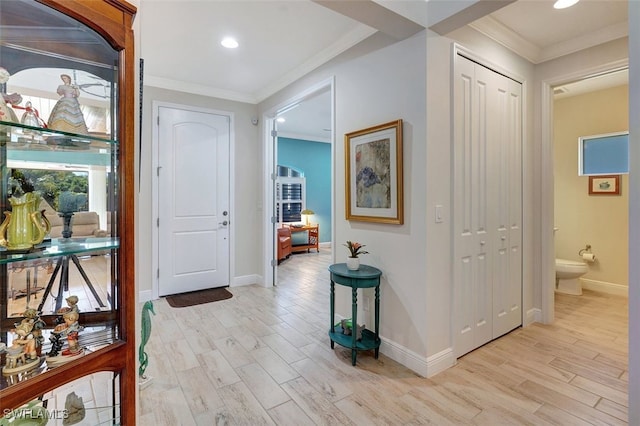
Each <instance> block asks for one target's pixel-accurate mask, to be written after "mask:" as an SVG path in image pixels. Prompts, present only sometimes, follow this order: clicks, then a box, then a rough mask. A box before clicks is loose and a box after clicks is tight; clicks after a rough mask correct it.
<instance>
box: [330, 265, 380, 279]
mask: <svg viewBox="0 0 640 426" xmlns="http://www.w3.org/2000/svg"><path fill="white" fill-rule="evenodd" d="M329 272H331V273H333V274H337V275H341V276H343V277H349V278H363V279H367V278H377V277H379V276H380V275H382V271H381V270H380V269H378V268H375V267H373V266H369V265H362V264H361V265H360V268H359V269H358V270H356V271H353V270H351V269H349V268H347V264H346V263H334V264H333V265H330V266H329Z"/></svg>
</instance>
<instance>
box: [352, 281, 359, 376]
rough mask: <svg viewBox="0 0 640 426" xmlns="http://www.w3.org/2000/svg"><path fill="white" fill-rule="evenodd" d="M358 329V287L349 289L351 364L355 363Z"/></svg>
mask: <svg viewBox="0 0 640 426" xmlns="http://www.w3.org/2000/svg"><path fill="white" fill-rule="evenodd" d="M357 331H358V289H357V288H355V287H354V288H352V289H351V365H356V353H357V352H358V351H357V350H356V344H357V340H356V332H357Z"/></svg>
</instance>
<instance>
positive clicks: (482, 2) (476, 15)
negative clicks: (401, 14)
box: [427, 0, 516, 35]
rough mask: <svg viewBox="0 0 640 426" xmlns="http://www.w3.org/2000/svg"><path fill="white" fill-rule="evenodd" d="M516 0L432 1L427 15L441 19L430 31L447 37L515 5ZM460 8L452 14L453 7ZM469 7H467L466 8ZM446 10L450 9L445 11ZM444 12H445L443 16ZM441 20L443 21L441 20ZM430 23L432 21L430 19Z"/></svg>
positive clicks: (428, 4) (428, 3)
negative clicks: (512, 4) (477, 20)
mask: <svg viewBox="0 0 640 426" xmlns="http://www.w3.org/2000/svg"><path fill="white" fill-rule="evenodd" d="M515 1H516V0H478V1H465V2H452V1H449V0H430V1H428V2H427V15H428V16H430V17H431V16H434V17H439V18H438V22H437V23H433V24H431V25H430V26H429V29H430V30H432V31H435V32H436V33H438V34H440V35H445V34H448V33H450V32H451V31H454V30H457V29H458V28H461V27H464V26H465V25H467V24H470V23H471V22H473V21H475V20H476V19H480V18H482V17H483V16H486V15H489V14H490V13H493V12H495V11H496V10H498V9H501V8H503V7H505V6H508V5H509V4H511V3H514V2H515ZM456 4H457V6H458V8H459V10H458V11H457V12H454V13H452V14H450V13H451V12H452V11H451V10H450V7H451V6H452V5H456ZM465 5H467V6H466V7H464V6H465ZM444 8H449V10H445V9H444ZM443 12H445V13H444V14H443ZM440 18H441V19H440ZM430 21H432V20H431V19H430Z"/></svg>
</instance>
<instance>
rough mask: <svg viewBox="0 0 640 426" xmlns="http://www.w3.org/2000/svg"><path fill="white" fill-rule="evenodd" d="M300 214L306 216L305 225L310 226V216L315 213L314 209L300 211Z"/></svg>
mask: <svg viewBox="0 0 640 426" xmlns="http://www.w3.org/2000/svg"><path fill="white" fill-rule="evenodd" d="M300 214H301V215H302V216H304V217H305V225H307V226H309V216H311V215H312V214H315V213H314V212H313V210H309V209H304V210H302V211H301V212H300Z"/></svg>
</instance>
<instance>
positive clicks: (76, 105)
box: [48, 74, 89, 134]
mask: <svg viewBox="0 0 640 426" xmlns="http://www.w3.org/2000/svg"><path fill="white" fill-rule="evenodd" d="M60 78H61V79H62V81H63V83H64V84H61V85H60V86H58V90H57V92H58V95H60V96H62V97H61V98H60V99H59V100H58V102H57V103H56V105H55V106H54V107H53V110H52V111H51V115H50V116H49V123H48V127H49V128H50V129H53V130H61V131H63V132H70V133H77V134H87V133H89V132H88V130H87V124H86V123H85V121H84V116H83V115H82V110H81V109H80V102H78V96H80V89H78V86H76V85H75V84H71V76H69V75H68V74H62V75H60Z"/></svg>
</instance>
